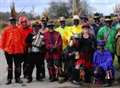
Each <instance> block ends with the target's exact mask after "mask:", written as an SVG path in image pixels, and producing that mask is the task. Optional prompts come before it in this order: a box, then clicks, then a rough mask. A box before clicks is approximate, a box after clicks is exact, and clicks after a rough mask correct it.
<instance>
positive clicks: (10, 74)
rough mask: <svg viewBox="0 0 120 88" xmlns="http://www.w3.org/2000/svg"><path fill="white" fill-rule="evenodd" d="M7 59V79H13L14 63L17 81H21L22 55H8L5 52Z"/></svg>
mask: <svg viewBox="0 0 120 88" xmlns="http://www.w3.org/2000/svg"><path fill="white" fill-rule="evenodd" d="M5 57H6V61H7V65H8V75H7V79H13V62H14V65H15V66H14V68H15V72H14V74H15V79H19V78H20V75H21V59H22V54H8V53H7V52H5Z"/></svg>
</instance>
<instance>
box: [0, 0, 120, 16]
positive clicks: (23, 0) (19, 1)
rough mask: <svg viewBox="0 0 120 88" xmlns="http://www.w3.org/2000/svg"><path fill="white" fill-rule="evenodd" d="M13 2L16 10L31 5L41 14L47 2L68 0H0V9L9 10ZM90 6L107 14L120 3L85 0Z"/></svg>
mask: <svg viewBox="0 0 120 88" xmlns="http://www.w3.org/2000/svg"><path fill="white" fill-rule="evenodd" d="M12 1H14V2H15V5H16V10H17V11H21V10H24V11H27V12H31V11H32V7H34V8H35V9H34V11H35V13H36V14H41V13H42V12H43V11H44V10H45V9H47V8H48V7H49V3H50V2H52V1H66V2H67V1H68V0H0V11H3V12H6V11H10V8H9V7H10V4H11V3H12ZM86 1H87V3H88V4H89V6H90V7H92V8H93V12H100V13H103V14H104V15H108V14H110V13H112V12H113V7H114V6H115V4H118V3H120V0H86Z"/></svg>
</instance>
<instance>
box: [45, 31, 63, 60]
mask: <svg viewBox="0 0 120 88" xmlns="http://www.w3.org/2000/svg"><path fill="white" fill-rule="evenodd" d="M44 39H45V47H46V55H45V58H46V59H47V60H49V59H60V58H61V53H62V38H61V35H60V34H59V33H58V32H56V31H53V32H49V31H48V32H45V33H44ZM54 47H56V50H55V51H53V52H51V50H52V49H53V48H54Z"/></svg>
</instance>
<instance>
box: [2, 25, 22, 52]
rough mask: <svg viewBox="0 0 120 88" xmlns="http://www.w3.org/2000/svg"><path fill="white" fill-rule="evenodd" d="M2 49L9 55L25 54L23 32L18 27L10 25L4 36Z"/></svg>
mask: <svg viewBox="0 0 120 88" xmlns="http://www.w3.org/2000/svg"><path fill="white" fill-rule="evenodd" d="M1 41H2V49H3V50H4V51H6V52H7V53H9V54H22V53H24V37H23V32H22V30H21V29H20V28H18V27H17V26H14V27H13V26H12V25H8V26H7V27H6V28H5V29H4V31H3V34H2V40H1Z"/></svg>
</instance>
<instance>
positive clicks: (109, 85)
mask: <svg viewBox="0 0 120 88" xmlns="http://www.w3.org/2000/svg"><path fill="white" fill-rule="evenodd" d="M111 86H112V84H104V87H111Z"/></svg>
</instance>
